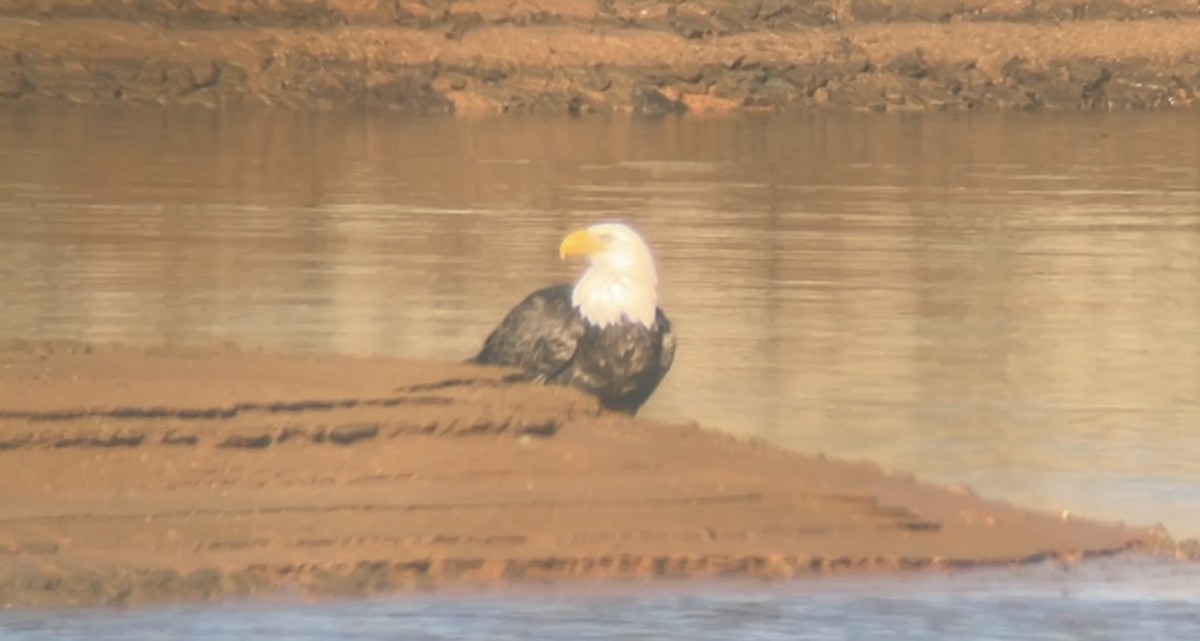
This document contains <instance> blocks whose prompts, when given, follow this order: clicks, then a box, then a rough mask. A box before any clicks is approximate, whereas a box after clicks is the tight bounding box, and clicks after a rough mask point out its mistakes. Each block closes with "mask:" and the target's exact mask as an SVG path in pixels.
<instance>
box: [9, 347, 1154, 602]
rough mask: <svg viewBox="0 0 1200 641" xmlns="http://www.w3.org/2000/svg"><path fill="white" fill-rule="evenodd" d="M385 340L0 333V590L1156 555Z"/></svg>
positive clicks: (153, 595)
mask: <svg viewBox="0 0 1200 641" xmlns="http://www.w3.org/2000/svg"><path fill="white" fill-rule="evenodd" d="M510 374H511V373H510V372H508V371H507V370H502V369H494V368H478V367H470V366H465V365H455V364H444V363H442V364H439V363H418V362H412V361H405V360H398V359H386V358H353V357H345V356H284V355H273V354H259V353H243V352H240V351H237V350H236V349H204V350H193V351H191V352H174V353H168V352H161V351H155V350H140V349H135V348H130V347H122V346H94V345H83V344H77V343H58V344H53V343H20V342H9V343H7V344H5V345H3V346H2V347H0V390H3V396H2V397H0V488H2V489H0V495H2V497H3V500H2V501H0V602H3V603H8V604H14V605H38V604H42V605H45V604H97V603H129V602H144V601H164V600H197V599H213V598H221V597H227V596H238V595H250V594H259V595H262V594H277V593H279V592H280V591H284V590H299V591H302V592H304V593H308V594H364V593H370V592H375V591H380V590H410V589H427V588H438V587H451V586H495V585H504V584H512V583H514V582H515V583H520V582H529V581H564V580H576V581H578V580H592V579H611V578H621V579H630V578H659V577H762V578H786V577H793V576H798V575H807V574H821V573H826V572H836V571H856V570H857V571H871V570H895V569H906V568H907V569H916V568H929V567H944V568H955V567H970V566H975V565H988V564H1009V563H1028V562H1035V561H1041V560H1046V559H1060V560H1064V561H1065V562H1074V561H1077V560H1079V559H1082V558H1084V557H1087V556H1091V555H1107V554H1115V553H1120V552H1124V551H1129V550H1143V551H1160V552H1163V551H1165V552H1168V553H1171V552H1173V551H1174V550H1175V544H1174V543H1173V542H1172V541H1171V540H1170V539H1169V538H1168V537H1167V536H1166V534H1165V532H1163V531H1161V530H1160V529H1155V528H1137V527H1129V526H1125V525H1123V524H1113V523H1098V522H1093V521H1089V520H1086V519H1079V518H1064V517H1063V516H1062V515H1055V514H1047V513H1041V512H1034V511H1029V510H1024V509H1021V508H1019V507H1016V506H1011V505H1005V504H1001V503H996V502H991V501H987V500H983V499H980V498H978V497H976V496H974V495H973V494H972V493H971V492H970V491H967V490H962V489H958V490H955V489H947V488H941V487H936V486H933V485H929V484H925V483H921V482H919V481H917V480H915V479H914V478H913V477H912V476H911V475H906V474H887V473H885V472H883V471H882V470H880V469H879V468H878V467H877V466H875V465H873V464H871V463H866V462H845V461H835V460H827V459H825V458H824V457H819V456H809V455H804V454H800V453H796V452H791V451H787V450H783V449H779V448H775V447H772V446H769V445H766V444H763V443H759V442H755V441H747V440H742V439H736V438H733V437H731V436H727V435H724V434H721V433H719V432H715V431H711V430H707V429H702V428H699V427H697V426H692V425H682V426H681V425H669V424H662V423H655V422H651V421H646V420H640V419H630V418H627V417H624V416H620V415H614V414H610V413H606V412H601V411H600V410H599V409H598V407H597V405H596V403H595V402H594V400H592V399H591V398H589V397H586V396H584V395H582V394H579V393H576V392H574V391H572V390H568V389H564V388H557V387H537V386H530V385H525V384H522V383H518V382H515V381H514V380H512V377H511V376H510Z"/></svg>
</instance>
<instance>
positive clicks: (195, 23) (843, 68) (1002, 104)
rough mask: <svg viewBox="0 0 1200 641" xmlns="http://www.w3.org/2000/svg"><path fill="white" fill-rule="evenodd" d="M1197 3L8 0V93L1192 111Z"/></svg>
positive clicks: (1197, 84)
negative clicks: (1171, 108) (1184, 108)
mask: <svg viewBox="0 0 1200 641" xmlns="http://www.w3.org/2000/svg"><path fill="white" fill-rule="evenodd" d="M1197 91H1200V5H1198V4H1197V3H1196V2H1195V1H1194V0H1087V1H1079V0H1040V1H1038V2H1028V1H1025V0H1021V1H1016V0H922V1H920V2H914V1H912V0H807V1H806V0H754V1H752V2H742V1H740V0H674V1H669V2H653V1H651V0H515V1H514V0H262V1H256V2H243V1H240V0H197V1H195V2H186V3H183V2H171V1H168V0H9V1H8V2H5V3H3V7H0V100H7V101H29V100H39V99H54V100H67V101H72V102H82V103H110V102H151V103H197V104H203V105H209V106H215V105H221V104H229V103H239V102H251V103H266V104H272V105H289V106H347V105H380V106H384V107H388V108H395V109H403V110H412V111H440V112H455V113H496V112H505V111H538V112H551V113H553V112H559V113H564V112H569V113H585V112H591V111H609V110H632V111H635V112H638V113H647V114H664V113H680V112H695V113H711V112H729V111H734V110H783V109H804V108H848V109H877V110H892V109H901V110H913V109H916V110H921V109H1026V110H1041V109H1136V108H1167V107H1191V106H1195V105H1196V104H1197Z"/></svg>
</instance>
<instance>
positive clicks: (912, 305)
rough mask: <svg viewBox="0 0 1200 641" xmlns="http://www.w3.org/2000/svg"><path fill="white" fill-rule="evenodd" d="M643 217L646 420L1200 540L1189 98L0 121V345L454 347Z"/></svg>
mask: <svg viewBox="0 0 1200 641" xmlns="http://www.w3.org/2000/svg"><path fill="white" fill-rule="evenodd" d="M607 218H620V219H625V220H630V221H632V222H634V223H636V224H637V225H639V226H640V227H641V228H642V229H643V230H644V231H645V233H646V235H647V237H648V238H649V239H650V240H651V241H652V243H653V244H654V246H655V247H656V250H657V254H658V257H659V260H660V263H661V265H660V270H661V278H662V282H663V303H664V305H665V307H666V308H667V310H668V313H669V314H670V315H671V316H672V317H673V319H674V320H675V322H676V325H677V329H678V332H679V335H680V349H679V354H678V357H677V360H676V365H675V369H674V371H673V372H672V373H671V375H670V376H669V378H668V379H667V382H666V383H665V384H664V386H663V387H662V388H661V391H660V392H659V393H658V394H657V396H656V397H655V398H654V399H653V400H652V401H651V403H650V404H649V405H648V406H647V407H646V409H645V414H646V415H648V416H653V417H661V418H666V419H671V420H697V421H700V422H701V423H703V424H706V425H711V426H715V427H721V428H725V429H729V430H732V431H735V432H738V433H742V434H753V435H758V436H762V437H765V438H767V439H770V440H772V441H776V442H779V443H783V444H786V445H789V446H793V447H796V448H799V449H802V450H808V451H814V450H822V451H826V452H828V453H830V454H833V455H837V456H844V457H869V458H872V459H875V460H878V461H880V462H881V463H883V464H884V465H885V466H887V467H889V468H895V469H911V470H915V471H917V472H918V473H919V474H920V475H922V476H924V477H928V478H933V479H937V480H944V481H954V482H964V483H966V484H968V485H971V486H972V487H974V488H975V489H976V490H977V491H979V492H981V493H985V494H989V495H993V496H1000V497H1006V498H1010V499H1013V500H1016V501H1020V502H1023V503H1027V504H1032V505H1036V506H1041V507H1045V508H1051V509H1056V510H1058V509H1066V510H1070V511H1072V512H1078V513H1088V514H1092V515H1097V516H1102V517H1111V518H1127V519H1129V520H1132V521H1135V522H1145V523H1152V522H1163V523H1165V524H1166V525H1167V526H1168V527H1169V529H1170V530H1171V531H1172V533H1173V534H1176V535H1189V536H1194V535H1197V534H1200V509H1197V508H1198V506H1200V116H1197V115H1188V114H1124V115H1102V114H1097V115H1069V116H1068V115H1064V116H1056V115H1047V114H1042V115H1036V116H1027V115H1011V114H1010V115H1003V114H1001V115H990V116H979V117H971V116H945V115H925V116H912V117H909V116H899V115H887V116H885V115H869V116H868V115H861V116H857V115H838V116H833V115H825V116H806V117H792V118H746V119H733V120H712V121H706V120H694V121H677V120H671V119H668V120H654V121H630V120H626V119H619V118H618V119H602V118H596V119H584V120H568V119H551V120H524V119H519V118H512V119H505V120H495V121H486V122H471V121H454V120H449V119H431V120H414V119H411V118H401V117H398V116H388V115H366V114H340V115H339V114H304V113H296V112H284V113H271V112H267V111H233V112H224V113H214V112H208V111H189V110H168V111H158V110H134V109H122V110H104V109H80V108H66V109H54V110H51V109H44V108H39V109H18V110H13V109H8V110H6V111H3V112H0V300H2V301H3V309H4V313H3V314H2V315H0V338H5V337H22V338H82V339H93V340H110V339H111V340H121V341H132V342H142V343H152V344H171V345H177V344H185V343H204V342H211V341H213V340H229V341H233V342H236V343H238V344H240V345H243V346H249V347H258V346H261V347H264V348H267V349H272V350H293V351H294V350H308V351H329V350H333V351H339V352H352V353H382V354H394V355H403V356H414V357H422V358H436V359H459V358H462V357H465V356H467V355H468V354H470V353H471V352H472V350H473V349H475V348H476V347H477V346H478V343H479V342H480V340H481V339H482V338H483V336H484V335H485V334H486V332H487V331H488V330H489V329H490V326H491V324H492V323H494V322H495V321H496V320H497V319H498V318H499V317H500V316H501V315H502V314H503V313H504V312H505V311H506V310H507V309H508V308H509V306H511V305H512V304H513V303H515V302H516V301H517V300H518V299H519V298H520V297H521V296H522V295H524V294H525V293H526V292H528V291H529V290H530V289H532V288H534V287H538V286H541V285H543V284H545V283H548V282H551V281H555V280H561V279H568V278H571V277H572V276H573V275H574V274H575V273H576V270H577V267H578V266H576V265H572V264H563V263H561V262H559V260H558V259H557V256H556V248H557V244H558V241H559V239H560V238H561V236H562V235H563V234H564V233H566V232H567V231H568V230H570V229H572V228H575V227H577V226H579V225H583V224H586V223H589V222H592V221H595V220H600V219H607Z"/></svg>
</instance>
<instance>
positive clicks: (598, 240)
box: [559, 223, 658, 327]
mask: <svg viewBox="0 0 1200 641" xmlns="http://www.w3.org/2000/svg"><path fill="white" fill-rule="evenodd" d="M559 255H560V256H561V257H562V258H566V257H567V256H578V255H582V256H587V258H588V260H589V261H590V262H591V265H590V266H589V267H588V269H587V271H586V272H584V274H583V276H582V277H581V278H580V279H579V282H577V283H575V289H574V291H573V292H572V294H571V303H572V304H574V305H575V307H577V308H579V312H580V313H581V314H582V315H583V317H584V318H585V319H586V320H587V321H588V322H590V323H592V324H593V325H598V326H600V327H606V326H608V325H612V324H614V323H619V322H621V321H623V320H624V321H632V322H635V323H640V324H642V325H644V326H646V327H650V326H651V325H653V324H654V319H655V314H656V312H657V310H658V274H657V272H656V271H655V269H654V257H653V256H651V254H650V248H649V247H647V246H646V242H645V241H643V240H642V238H641V237H640V236H638V235H637V232H635V231H633V230H632V229H630V228H629V227H628V226H626V225H621V224H618V223H603V224H599V225H593V226H591V227H588V228H587V229H584V230H582V231H577V232H575V233H573V234H571V235H569V236H567V237H566V238H564V239H563V242H562V245H561V246H560V247H559Z"/></svg>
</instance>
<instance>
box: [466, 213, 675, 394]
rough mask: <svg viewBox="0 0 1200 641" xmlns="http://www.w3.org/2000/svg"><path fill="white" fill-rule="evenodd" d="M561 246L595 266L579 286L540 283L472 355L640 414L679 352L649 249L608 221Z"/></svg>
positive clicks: (561, 251) (565, 252) (632, 233)
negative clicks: (660, 299) (660, 300)
mask: <svg viewBox="0 0 1200 641" xmlns="http://www.w3.org/2000/svg"><path fill="white" fill-rule="evenodd" d="M558 252H559V257H560V258H562V259H564V260H565V259H566V258H567V257H569V256H586V257H587V258H588V261H589V262H590V265H589V266H588V268H587V270H586V271H585V272H584V273H583V276H582V277H580V279H579V281H578V282H576V283H575V284H574V285H566V284H564V285H553V286H550V287H546V288H544V289H539V290H537V291H535V292H533V293H532V294H530V295H529V296H528V297H527V298H525V300H523V301H521V302H520V303H518V304H517V306H516V307H513V308H512V311H510V312H509V313H508V315H507V316H505V317H504V319H503V320H501V321H500V324H499V326H497V327H496V329H495V330H494V331H492V333H491V334H490V335H489V336H488V337H487V340H485V341H484V343H483V349H481V350H480V351H479V354H478V355H477V356H475V357H474V358H473V359H471V362H475V363H480V364H484V365H504V366H508V367H517V368H520V369H522V370H524V372H525V377H526V378H527V379H528V380H531V381H534V382H540V383H552V384H558V385H568V386H573V387H577V388H579V389H582V390H584V391H586V392H588V393H590V394H592V395H594V396H596V397H597V398H599V399H600V403H601V404H602V405H603V406H604V407H606V408H608V409H611V410H616V411H620V412H625V413H627V414H637V411H638V409H639V408H640V407H641V406H642V404H643V403H645V402H646V400H647V399H649V398H650V395H651V394H653V393H654V390H655V389H656V388H657V387H658V384H659V383H660V382H661V381H662V379H663V377H664V376H666V374H667V370H669V369H671V362H672V361H673V360H674V358H675V334H674V332H673V331H672V330H671V322H670V321H669V320H667V316H666V315H665V314H664V313H663V311H662V309H661V308H659V306H658V275H657V273H656V272H655V269H654V258H653V257H652V256H651V255H650V248H649V247H647V246H646V243H645V241H643V240H642V239H641V237H640V236H638V235H637V233H636V232H635V231H633V229H631V228H629V227H628V226H626V225H621V224H615V223H605V224H600V225H594V226H592V227H589V228H587V229H584V230H581V231H577V232H574V233H572V234H570V235H568V236H567V237H566V238H564V239H563V241H562V245H560V246H559V249H558Z"/></svg>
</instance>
